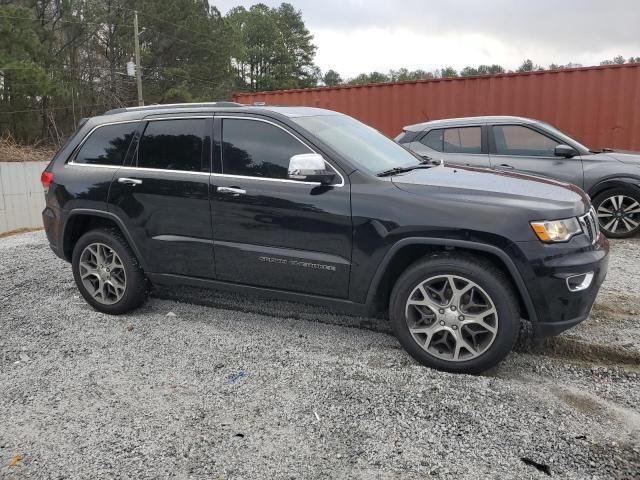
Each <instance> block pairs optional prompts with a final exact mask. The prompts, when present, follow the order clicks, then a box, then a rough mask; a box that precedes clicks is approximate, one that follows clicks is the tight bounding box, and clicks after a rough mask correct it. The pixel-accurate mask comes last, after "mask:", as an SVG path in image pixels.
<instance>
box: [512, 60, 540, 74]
mask: <svg viewBox="0 0 640 480" xmlns="http://www.w3.org/2000/svg"><path fill="white" fill-rule="evenodd" d="M534 70H544V69H543V68H542V67H540V66H539V65H534V63H533V61H532V60H530V59H527V60H525V61H524V62H522V65H520V66H519V67H518V69H517V70H516V72H519V73H524V72H533V71H534Z"/></svg>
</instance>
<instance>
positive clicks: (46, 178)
mask: <svg viewBox="0 0 640 480" xmlns="http://www.w3.org/2000/svg"><path fill="white" fill-rule="evenodd" d="M40 182H41V183H42V186H43V187H44V188H45V189H46V188H49V185H51V182H53V172H42V175H40Z"/></svg>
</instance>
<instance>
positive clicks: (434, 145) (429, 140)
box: [420, 130, 444, 152]
mask: <svg viewBox="0 0 640 480" xmlns="http://www.w3.org/2000/svg"><path fill="white" fill-rule="evenodd" d="M443 132H444V130H431V131H430V132H429V133H427V134H426V135H425V136H424V137H422V140H420V143H422V144H423V145H426V146H427V147H429V148H431V149H433V150H436V151H438V152H442V137H443V135H442V133H443Z"/></svg>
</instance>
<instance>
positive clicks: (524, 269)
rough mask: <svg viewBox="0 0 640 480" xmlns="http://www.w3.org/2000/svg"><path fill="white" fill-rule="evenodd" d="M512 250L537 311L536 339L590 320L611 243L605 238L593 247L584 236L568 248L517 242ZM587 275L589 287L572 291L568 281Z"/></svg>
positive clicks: (602, 279) (556, 333)
mask: <svg viewBox="0 0 640 480" xmlns="http://www.w3.org/2000/svg"><path fill="white" fill-rule="evenodd" d="M511 250H512V251H511V252H509V253H510V254H511V255H512V258H517V263H518V268H519V270H520V272H521V273H522V276H523V279H524V281H525V284H526V285H527V288H528V290H529V295H530V297H531V300H532V302H533V305H534V308H535V314H536V317H537V318H536V320H535V321H534V322H533V331H534V335H535V336H536V337H548V336H552V335H558V334H559V333H561V332H563V331H564V330H567V329H569V328H571V327H573V326H575V325H577V324H578V323H580V322H582V321H583V320H585V319H586V318H587V317H588V316H589V313H590V312H591V308H592V307H593V304H594V302H595V300H596V296H597V295H598V291H599V290H600V286H601V285H602V282H604V279H605V278H606V276H607V270H608V267H609V242H608V241H607V239H606V238H605V237H604V235H600V237H599V238H598V240H597V241H596V242H595V244H593V245H592V244H591V243H590V242H589V241H588V239H587V238H586V237H585V236H581V237H576V238H574V239H573V240H571V241H570V242H568V243H566V244H555V245H545V244H542V243H541V242H539V241H537V240H535V241H530V242H518V243H516V244H514V245H512V247H511ZM588 273H592V274H593V279H592V280H591V283H590V284H589V286H588V287H586V288H584V289H583V290H580V291H571V290H570V288H569V286H568V284H567V278H568V277H572V276H575V275H581V274H588Z"/></svg>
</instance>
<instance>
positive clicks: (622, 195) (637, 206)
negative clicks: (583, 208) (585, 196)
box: [593, 187, 640, 238]
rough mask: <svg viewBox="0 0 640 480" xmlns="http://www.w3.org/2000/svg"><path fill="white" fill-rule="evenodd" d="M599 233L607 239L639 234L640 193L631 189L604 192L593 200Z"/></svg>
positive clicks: (621, 188) (620, 188) (622, 188)
mask: <svg viewBox="0 0 640 480" xmlns="http://www.w3.org/2000/svg"><path fill="white" fill-rule="evenodd" d="M593 208H594V209H595V211H596V214H597V215H598V222H599V223H600V231H601V232H602V233H604V234H605V235H606V236H607V237H609V238H629V237H633V236H634V235H636V234H638V233H640V192H639V191H638V190H636V189H634V188H633V187H618V188H612V189H611V190H605V191H604V192H602V193H600V194H599V195H597V196H596V197H595V198H594V199H593Z"/></svg>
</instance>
